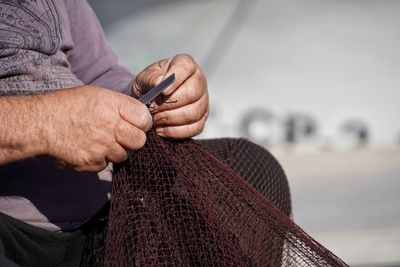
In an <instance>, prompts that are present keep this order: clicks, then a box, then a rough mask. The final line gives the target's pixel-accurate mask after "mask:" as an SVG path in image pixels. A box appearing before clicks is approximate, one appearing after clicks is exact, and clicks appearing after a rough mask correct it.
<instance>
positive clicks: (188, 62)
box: [132, 55, 208, 138]
mask: <svg viewBox="0 0 400 267" xmlns="http://www.w3.org/2000/svg"><path fill="white" fill-rule="evenodd" d="M172 73H175V76H176V80H175V82H174V84H173V85H171V86H170V88H168V89H167V90H165V91H164V93H163V94H164V99H163V100H164V101H160V100H157V101H156V102H155V103H153V104H152V105H151V111H152V113H153V115H154V124H155V128H156V131H157V133H158V134H159V135H161V136H165V137H170V138H187V137H193V136H195V135H197V134H199V133H201V131H202V130H203V128H204V124H205V121H206V120H207V117H208V90H207V81H206V78H205V76H204V74H203V72H202V71H201V69H200V67H199V66H198V65H197V63H196V62H195V61H194V60H193V58H192V57H191V56H189V55H176V56H174V57H172V58H170V59H164V60H160V61H158V62H156V63H154V64H152V65H150V66H148V67H147V68H145V69H144V70H143V71H142V72H141V73H139V75H138V76H137V77H136V79H135V81H134V83H133V86H132V87H133V88H132V90H133V94H134V95H136V96H137V97H140V96H141V95H143V94H144V93H146V92H147V91H148V90H149V89H151V88H152V87H154V86H155V85H157V84H158V83H160V82H161V81H162V80H163V79H165V78H166V77H168V76H169V75H171V74H172Z"/></svg>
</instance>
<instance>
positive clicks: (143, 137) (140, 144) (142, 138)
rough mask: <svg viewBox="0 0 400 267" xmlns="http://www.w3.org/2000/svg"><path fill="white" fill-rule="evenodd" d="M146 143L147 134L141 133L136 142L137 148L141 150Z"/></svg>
mask: <svg viewBox="0 0 400 267" xmlns="http://www.w3.org/2000/svg"><path fill="white" fill-rule="evenodd" d="M145 143H146V134H145V133H144V132H140V133H139V134H138V136H137V138H136V140H135V148H136V149H140V148H142V147H143V146H144V145H145Z"/></svg>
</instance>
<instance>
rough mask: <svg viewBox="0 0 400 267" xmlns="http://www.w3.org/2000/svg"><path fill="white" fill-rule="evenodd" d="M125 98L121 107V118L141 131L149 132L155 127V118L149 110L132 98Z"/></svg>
mask: <svg viewBox="0 0 400 267" xmlns="http://www.w3.org/2000/svg"><path fill="white" fill-rule="evenodd" d="M123 98H124V99H123V101H121V104H120V106H119V114H120V116H121V118H122V119H124V120H125V121H126V122H128V123H130V124H131V125H133V126H135V127H137V128H139V129H140V130H142V131H144V132H147V131H148V130H149V129H150V128H151V126H152V125H153V118H152V116H151V114H150V111H149V109H148V108H147V107H146V106H145V105H143V104H142V103H140V102H139V101H138V100H136V99H134V98H132V97H129V96H123Z"/></svg>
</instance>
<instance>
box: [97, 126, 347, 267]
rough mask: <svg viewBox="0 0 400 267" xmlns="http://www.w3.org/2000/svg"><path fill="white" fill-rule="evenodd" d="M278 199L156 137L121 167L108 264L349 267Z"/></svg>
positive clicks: (189, 149)
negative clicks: (292, 216)
mask: <svg viewBox="0 0 400 267" xmlns="http://www.w3.org/2000/svg"><path fill="white" fill-rule="evenodd" d="M208 145H210V144H208ZM211 145H212V144H211ZM223 153H224V152H223V151H221V152H220V153H214V154H217V155H218V154H220V155H222V154H223ZM247 160H248V161H249V162H251V157H249V158H248V159H247ZM245 166H248V165H245ZM251 166H252V165H251V164H250V168H251ZM239 173H240V172H239ZM253 182H254V186H255V187H256V188H257V189H260V191H263V190H267V191H268V190H269V189H268V188H266V187H265V186H263V183H262V181H257V179H255V180H253ZM278 192H279V190H278ZM272 195H274V194H272ZM283 195H287V194H286V193H285V194H283ZM272 198H274V200H273V202H276V203H281V204H282V203H283V204H282V206H281V207H279V208H278V207H276V206H275V205H274V204H272V203H271V201H270V200H267V199H266V198H265V197H264V196H263V194H262V193H260V192H259V191H256V190H255V189H254V188H253V187H252V186H251V185H250V184H249V183H248V182H247V181H246V180H244V179H243V178H242V177H240V176H239V175H238V174H237V172H234V171H233V170H232V169H231V168H230V167H228V165H226V164H225V163H224V162H223V161H221V160H220V159H218V158H217V157H215V156H214V155H212V154H211V153H209V152H208V151H207V150H206V149H204V148H203V146H202V145H200V144H199V143H198V142H196V141H193V140H183V141H176V140H175V141H173V140H167V139H163V138H161V137H158V136H157V135H156V134H155V133H154V132H150V133H149V134H148V140H147V143H146V145H145V146H144V147H143V148H142V149H141V150H139V151H137V152H133V153H131V154H130V157H129V159H128V160H127V161H126V162H125V163H124V164H121V165H117V166H115V170H114V178H113V188H112V194H111V208H110V213H109V221H108V231H107V237H106V244H105V252H104V266H346V264H345V263H343V262H342V261H341V260H340V259H338V258H337V257H336V256H334V255H333V254H332V253H331V252H329V251H328V250H326V249H325V248H324V247H323V246H321V245H320V244H319V243H317V242H316V241H315V240H313V239H312V238H311V237H310V236H308V235H307V234H306V233H305V232H304V231H302V230H301V229H300V228H299V227H298V226H297V225H296V224H294V223H293V222H292V221H291V219H290V218H289V216H288V215H287V214H285V212H286V213H288V212H290V204H284V203H290V201H287V197H285V196H283V198H284V201H280V200H282V196H279V194H275V196H273V197H272ZM282 210H283V211H285V212H283V211H282Z"/></svg>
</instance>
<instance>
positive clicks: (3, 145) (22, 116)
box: [0, 94, 48, 164]
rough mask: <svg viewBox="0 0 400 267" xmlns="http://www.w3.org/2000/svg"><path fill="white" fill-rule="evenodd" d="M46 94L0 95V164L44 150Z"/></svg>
mask: <svg viewBox="0 0 400 267" xmlns="http://www.w3.org/2000/svg"><path fill="white" fill-rule="evenodd" d="M47 97H48V95H47V94H44V95H27V96H2V97H0V125H1V126H0V164H5V163H9V162H13V161H17V160H21V159H24V158H28V157H32V156H37V155H43V154H46V151H47V141H46V133H45V130H44V129H45V127H44V126H45V124H46V123H48V118H46V117H48V115H46V114H47V113H46V109H48V108H47V106H46V98H47ZM46 121H47V122H46Z"/></svg>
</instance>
